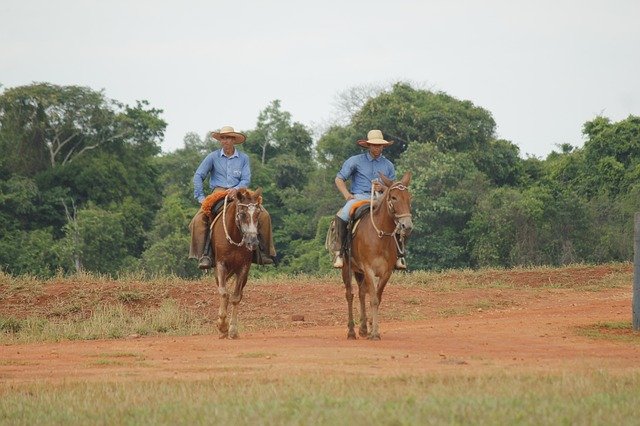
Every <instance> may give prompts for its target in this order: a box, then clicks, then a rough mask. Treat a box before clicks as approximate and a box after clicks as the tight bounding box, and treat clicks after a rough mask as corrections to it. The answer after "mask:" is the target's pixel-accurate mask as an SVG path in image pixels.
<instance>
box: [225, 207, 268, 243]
mask: <svg viewBox="0 0 640 426" xmlns="http://www.w3.org/2000/svg"><path fill="white" fill-rule="evenodd" d="M228 198H229V196H228V195H225V196H224V205H223V206H222V227H223V228H224V236H225V237H226V239H227V241H228V242H229V244H233V245H234V246H237V247H241V246H243V245H244V243H243V241H244V238H243V239H242V240H240V242H239V243H237V242H235V241H233V239H231V236H230V235H229V231H228V230H227V199H228ZM236 206H237V207H246V208H247V209H248V210H249V216H251V217H253V215H252V214H251V209H252V208H254V209H256V208H257V209H260V208H261V207H260V203H241V202H240V201H236ZM235 220H236V226H237V227H238V229H239V230H240V232H242V226H240V209H239V208H236V217H235ZM252 220H253V219H252Z"/></svg>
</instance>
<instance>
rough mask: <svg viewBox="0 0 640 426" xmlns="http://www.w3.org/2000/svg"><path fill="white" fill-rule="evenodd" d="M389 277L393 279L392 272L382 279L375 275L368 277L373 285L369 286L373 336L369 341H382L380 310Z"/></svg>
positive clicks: (371, 335) (370, 336)
mask: <svg viewBox="0 0 640 426" xmlns="http://www.w3.org/2000/svg"><path fill="white" fill-rule="evenodd" d="M389 277H391V272H389V273H388V274H385V275H384V276H382V277H374V276H373V275H371V276H369V277H368V278H369V280H370V284H371V285H369V286H368V288H369V295H370V304H371V334H370V335H369V339H371V340H380V330H379V328H378V324H379V322H380V320H379V315H378V310H379V308H380V301H381V298H382V291H383V290H384V287H385V286H386V285H387V281H389Z"/></svg>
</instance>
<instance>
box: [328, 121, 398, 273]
mask: <svg viewBox="0 0 640 426" xmlns="http://www.w3.org/2000/svg"><path fill="white" fill-rule="evenodd" d="M392 143H393V142H392V141H386V140H385V139H384V137H383V136H382V132H381V131H380V130H371V131H369V133H368V134H367V139H366V140H359V141H358V145H360V146H361V147H363V148H367V150H368V151H367V152H365V153H362V154H358V155H354V156H352V157H350V158H348V159H347V161H345V162H344V164H343V165H342V168H341V169H340V171H339V172H338V174H337V176H336V179H335V183H336V187H337V188H338V191H340V193H341V194H342V196H343V197H344V199H345V200H347V202H346V203H345V205H344V207H342V209H340V211H339V212H338V214H337V215H336V217H335V219H334V221H335V228H336V234H337V240H338V241H337V242H336V243H338V244H339V246H334V247H333V249H334V255H335V260H334V262H333V267H334V268H342V266H343V265H344V260H343V258H342V257H343V256H342V247H343V246H344V243H345V239H346V236H347V223H348V222H349V211H350V210H351V206H353V204H354V203H355V202H356V201H358V200H368V199H370V198H371V190H372V189H373V191H374V192H380V191H382V189H383V186H382V184H381V183H380V179H379V175H378V173H379V172H380V173H382V174H383V175H385V176H386V177H388V178H389V179H392V180H395V179H396V170H395V167H394V166H393V163H392V162H391V161H389V160H388V159H387V158H385V157H384V156H383V155H382V150H383V149H384V147H385V146H389V145H391V144H392ZM347 180H351V189H350V190H349V189H347V184H346V181H347ZM396 268H398V269H406V268H407V266H406V264H405V262H404V258H403V257H399V258H398V262H397V263H396Z"/></svg>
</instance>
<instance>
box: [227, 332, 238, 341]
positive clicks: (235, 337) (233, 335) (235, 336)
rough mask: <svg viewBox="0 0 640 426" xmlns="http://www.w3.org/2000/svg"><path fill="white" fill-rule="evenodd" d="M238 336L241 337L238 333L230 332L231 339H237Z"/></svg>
mask: <svg viewBox="0 0 640 426" xmlns="http://www.w3.org/2000/svg"><path fill="white" fill-rule="evenodd" d="M238 337H239V336H238V333H235V334H229V340H235V339H237V338H238Z"/></svg>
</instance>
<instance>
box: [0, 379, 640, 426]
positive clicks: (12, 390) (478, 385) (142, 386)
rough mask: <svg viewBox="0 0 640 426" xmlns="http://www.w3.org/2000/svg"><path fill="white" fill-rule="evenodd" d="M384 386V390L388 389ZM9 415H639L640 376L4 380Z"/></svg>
mask: <svg viewBox="0 0 640 426" xmlns="http://www.w3.org/2000/svg"><path fill="white" fill-rule="evenodd" d="M381 390H384V391H383V392H382V391H381ZM0 395H1V396H2V398H0V415H1V416H2V420H3V422H5V423H6V424H12V425H31V424H68V425H75V424H123V423H126V424H208V423H210V422H211V421H212V419H215V423H219V424H243V425H244V424H247V425H248V424H262V425H281V424H285V425H289V424H296V425H297V424H314V425H335V424H343V425H346V424H349V425H351V424H354V425H367V424H372V423H373V424H391V425H404V424H407V425H413V424H425V425H428V424H523V425H529V424H531V425H538V424H635V423H636V422H637V406H638V405H639V404H640V377H639V376H638V374H633V375H630V376H626V377H624V378H620V377H617V376H611V375H607V374H604V373H600V372H595V373H581V374H576V373H571V374H566V375H515V376H513V375H507V374H491V375H485V376H483V375H479V376H450V375H428V376H420V377H406V376H398V377H391V378H367V377H348V378H336V377H326V376H324V375H322V376H321V375H318V376H315V375H314V376H287V377H279V378H270V377H265V376H261V375H259V374H257V375H253V376H252V377H246V378H243V377H235V378H231V377H220V378H216V379H215V380H204V381H176V380H163V381H152V382H130V381H127V382H124V383H118V382H115V383H93V382H84V383H63V384H59V385H51V384H50V383H49V384H45V383H42V384H39V383H36V384H24V385H16V384H12V385H1V384H0Z"/></svg>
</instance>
